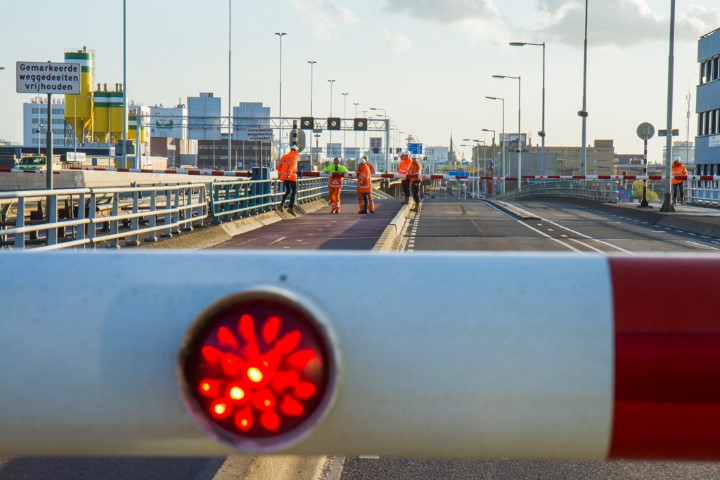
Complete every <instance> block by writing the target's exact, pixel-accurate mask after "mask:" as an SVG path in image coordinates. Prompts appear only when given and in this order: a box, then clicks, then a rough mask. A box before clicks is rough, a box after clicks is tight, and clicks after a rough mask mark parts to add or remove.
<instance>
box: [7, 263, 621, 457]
mask: <svg viewBox="0 0 720 480" xmlns="http://www.w3.org/2000/svg"><path fill="white" fill-rule="evenodd" d="M339 266H341V267H342V268H338V267H339ZM0 272H2V275H0V305H2V307H0V308H2V314H1V315H0V367H1V368H0V399H2V408H0V455H58V454H78V455H224V454H227V453H229V452H228V450H227V449H226V448H225V447H223V446H221V445H219V444H217V443H215V442H214V441H213V440H211V439H209V438H207V437H206V436H205V435H204V434H203V433H202V432H201V431H200V429H199V428H198V427H196V426H195V424H194V422H193V421H192V419H191V418H190V416H189V414H188V413H187V412H186V411H185V409H184V407H183V404H182V401H181V398H180V393H179V388H178V382H177V377H176V365H175V363H176V360H177V355H178V349H179V347H180V344H181V341H182V339H183V336H184V335H185V332H186V330H187V329H188V327H189V326H190V325H191V324H192V322H193V321H194V320H195V318H196V317H197V316H198V315H199V314H200V313H201V312H202V311H203V310H204V309H205V308H206V307H207V306H208V305H210V304H212V303H213V302H215V301H217V300H219V299H221V298H223V297H225V296H227V295H230V294H233V293H236V292H241V291H244V290H247V289H252V288H255V287H259V286H272V287H276V288H280V289H284V290H287V291H288V292H290V293H294V294H297V295H299V296H300V297H306V298H308V299H309V300H311V301H312V302H313V303H314V304H315V305H316V306H317V308H319V309H321V310H322V313H323V314H324V315H325V316H326V317H327V319H328V320H329V321H330V322H331V323H332V327H333V328H334V330H335V332H336V333H337V336H338V338H339V342H340V345H339V346H338V348H339V351H340V354H341V356H342V358H343V365H342V371H341V372H340V373H341V376H342V380H341V382H340V385H339V391H338V395H337V399H336V401H335V404H334V406H333V408H332V410H331V411H330V413H329V415H328V417H327V418H326V419H325V420H324V421H323V422H322V423H321V424H319V425H318V426H317V428H316V429H315V431H314V432H312V433H311V434H310V435H309V436H308V437H307V438H306V439H305V440H303V441H301V442H300V443H298V444H297V445H295V446H294V447H291V448H290V449H289V450H288V451H287V452H288V453H295V454H297V453H302V454H344V455H360V454H370V455H372V454H378V455H383V456H391V455H402V456H433V457H437V456H473V457H524V458H532V457H536V458H541V457H542V458H553V457H555V458H604V457H605V456H606V455H607V448H608V442H609V429H610V425H611V410H612V401H613V398H612V395H613V329H612V300H611V292H610V279H609V272H608V266H607V261H606V259H604V258H602V257H571V256H559V255H547V256H528V255H497V254H488V255H482V254H478V255H455V254H433V255H421V254H414V255H411V256H410V255H405V256H403V255H383V254H353V253H333V254H325V253H313V252H303V253H299V254H298V253H294V254H282V253H278V252H260V253H236V252H232V253H231V252H202V253H199V252H193V253H178V252H170V251H166V252H150V253H132V254H120V253H115V252H113V253H105V252H96V253H92V254H88V253H84V254H74V253H70V252H62V253H41V254H35V255H28V254H23V253H7V254H2V255H0ZM328 272H332V276H330V275H329V273H328ZM40 279H42V282H43V284H46V283H49V284H51V285H53V288H52V289H51V290H50V291H49V292H48V291H47V289H42V290H39V289H38V288H36V287H35V286H36V285H37V284H38V282H39V280H40ZM122 285H125V287H122ZM118 286H121V287H118Z"/></svg>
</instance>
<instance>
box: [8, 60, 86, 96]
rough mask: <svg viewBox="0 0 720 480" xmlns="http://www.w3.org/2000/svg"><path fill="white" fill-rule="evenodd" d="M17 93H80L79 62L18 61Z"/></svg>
mask: <svg viewBox="0 0 720 480" xmlns="http://www.w3.org/2000/svg"><path fill="white" fill-rule="evenodd" d="M15 65H16V86H17V90H16V91H17V93H47V94H52V93H57V94H62V95H65V94H78V93H80V71H81V66H80V64H79V63H52V62H17V63H16V64H15Z"/></svg>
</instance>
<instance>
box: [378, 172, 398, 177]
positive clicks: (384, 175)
mask: <svg viewBox="0 0 720 480" xmlns="http://www.w3.org/2000/svg"><path fill="white" fill-rule="evenodd" d="M380 178H395V174H394V173H383V174H381V175H380Z"/></svg>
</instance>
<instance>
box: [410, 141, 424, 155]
mask: <svg viewBox="0 0 720 480" xmlns="http://www.w3.org/2000/svg"><path fill="white" fill-rule="evenodd" d="M408 150H410V153H412V154H414V155H422V153H423V144H422V143H408Z"/></svg>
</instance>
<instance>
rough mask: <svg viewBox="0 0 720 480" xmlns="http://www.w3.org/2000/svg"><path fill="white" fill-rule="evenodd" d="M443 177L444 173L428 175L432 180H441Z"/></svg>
mask: <svg viewBox="0 0 720 480" xmlns="http://www.w3.org/2000/svg"><path fill="white" fill-rule="evenodd" d="M443 178H445V175H430V179H432V180H442V179H443Z"/></svg>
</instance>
